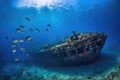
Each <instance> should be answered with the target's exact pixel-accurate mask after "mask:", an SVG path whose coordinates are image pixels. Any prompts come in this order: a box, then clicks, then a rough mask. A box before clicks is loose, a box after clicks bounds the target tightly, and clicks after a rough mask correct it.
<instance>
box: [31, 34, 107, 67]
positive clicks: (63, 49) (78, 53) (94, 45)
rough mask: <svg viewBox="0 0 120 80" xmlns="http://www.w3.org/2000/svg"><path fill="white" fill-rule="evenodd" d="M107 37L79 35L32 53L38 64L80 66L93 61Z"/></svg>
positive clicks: (104, 35) (103, 35)
mask: <svg viewBox="0 0 120 80" xmlns="http://www.w3.org/2000/svg"><path fill="white" fill-rule="evenodd" d="M106 38H107V35H106V34H105V33H82V34H81V33H80V34H74V35H72V36H71V37H69V38H67V40H66V42H65V43H62V44H58V45H56V46H53V47H50V48H47V49H44V50H41V51H40V52H34V53H32V54H31V55H32V56H31V57H32V59H33V60H34V61H35V62H38V64H44V65H80V64H86V63H90V62H92V61H94V60H95V59H96V58H97V56H99V54H100V53H101V50H102V48H103V46H104V44H105V41H106Z"/></svg>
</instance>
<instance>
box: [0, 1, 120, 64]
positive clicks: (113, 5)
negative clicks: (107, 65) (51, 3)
mask: <svg viewBox="0 0 120 80" xmlns="http://www.w3.org/2000/svg"><path fill="white" fill-rule="evenodd" d="M68 1H69V0H68ZM77 2H78V3H77V5H76V6H74V7H73V6H71V7H69V8H68V9H65V8H59V9H57V8H56V9H53V10H49V8H47V7H43V8H42V9H41V10H37V9H35V8H17V7H15V2H14V1H12V0H0V65H2V64H7V63H11V62H12V61H13V58H14V56H13V54H12V52H11V50H12V48H11V44H12V38H14V37H17V38H19V37H21V36H23V37H25V36H28V35H30V36H32V37H33V40H32V41H31V42H30V43H24V44H22V46H23V47H25V48H26V50H28V51H26V53H27V52H28V53H29V50H32V49H34V48H39V47H40V46H42V45H43V44H44V43H52V42H53V41H55V40H59V39H61V38H63V37H65V36H69V35H70V34H71V32H72V30H76V32H96V31H97V30H98V31H99V32H105V33H107V34H108V38H107V41H106V44H105V47H104V49H103V50H102V52H104V51H108V52H112V51H119V49H120V1H119V0H78V1H77ZM25 17H29V18H30V19H31V21H30V22H28V21H26V20H25V19H24V18H25ZM48 23H49V24H51V25H52V27H51V29H50V31H49V33H46V32H45V26H46V25H47V24H48ZM19 25H25V31H26V33H24V34H20V33H15V29H16V28H17V27H18V26H19ZM31 27H32V28H33V29H35V28H39V29H40V31H41V32H40V34H38V33H35V32H33V33H30V32H29V30H28V29H29V28H31ZM6 36H8V37H9V40H6V39H5V37H6ZM108 54H109V53H108ZM114 55H116V56H117V55H118V54H117V52H116V53H114ZM17 56H18V57H19V58H20V59H23V60H24V59H25V58H26V56H24V55H22V54H21V53H19V52H18V53H17Z"/></svg>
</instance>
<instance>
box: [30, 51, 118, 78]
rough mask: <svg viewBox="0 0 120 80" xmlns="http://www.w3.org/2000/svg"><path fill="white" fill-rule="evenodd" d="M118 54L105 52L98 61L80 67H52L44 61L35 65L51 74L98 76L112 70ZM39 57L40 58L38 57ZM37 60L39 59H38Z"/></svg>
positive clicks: (40, 60)
mask: <svg viewBox="0 0 120 80" xmlns="http://www.w3.org/2000/svg"><path fill="white" fill-rule="evenodd" d="M116 54H117V52H110V51H108V52H103V53H101V54H100V55H99V56H98V57H97V59H96V60H94V61H93V62H91V63H88V64H83V65H79V66H60V65H57V66H53V65H52V66H51V65H46V63H45V64H44V59H42V58H41V59H40V58H39V61H37V62H34V60H33V63H32V64H35V65H37V66H39V67H41V68H44V69H47V70H48V71H50V72H56V73H60V74H66V75H83V76H84V75H96V74H101V73H104V72H105V71H108V70H110V69H111V68H113V67H114V65H115V64H116V63H117V57H118V56H116ZM38 57H39V56H38ZM36 59H37V58H36Z"/></svg>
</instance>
